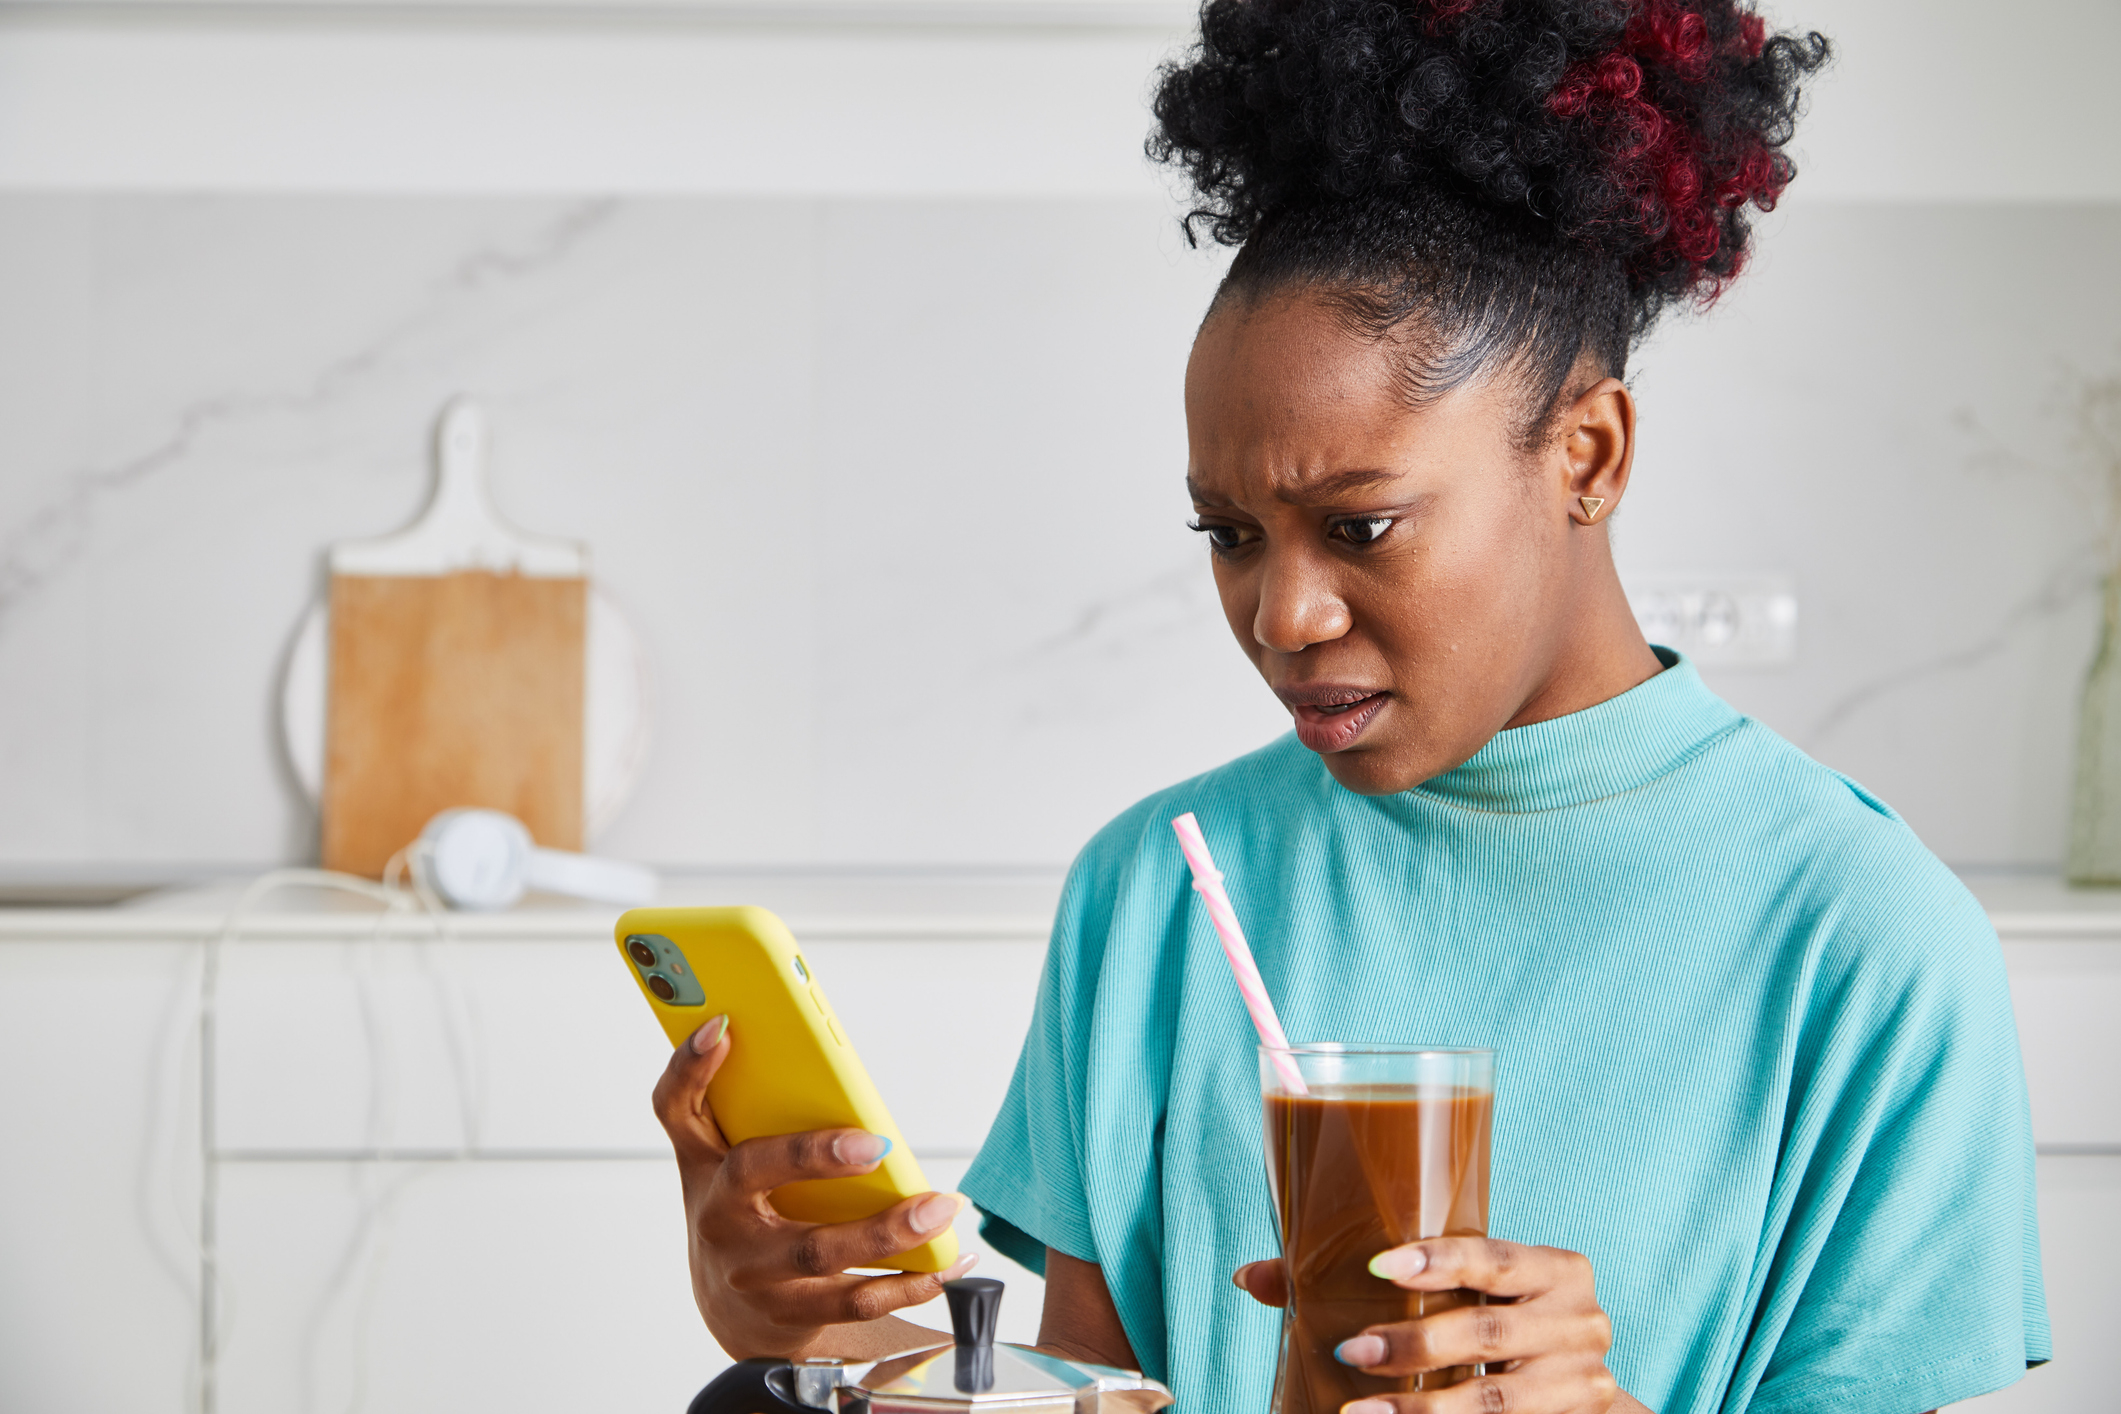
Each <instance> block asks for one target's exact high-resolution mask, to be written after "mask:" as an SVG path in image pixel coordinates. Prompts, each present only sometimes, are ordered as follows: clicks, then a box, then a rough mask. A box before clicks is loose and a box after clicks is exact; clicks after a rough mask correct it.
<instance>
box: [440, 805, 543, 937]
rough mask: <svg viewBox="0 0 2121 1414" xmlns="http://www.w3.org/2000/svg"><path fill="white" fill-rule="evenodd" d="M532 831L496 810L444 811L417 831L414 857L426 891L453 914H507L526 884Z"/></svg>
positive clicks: (511, 816) (525, 887)
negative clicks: (438, 897)
mask: <svg viewBox="0 0 2121 1414" xmlns="http://www.w3.org/2000/svg"><path fill="white" fill-rule="evenodd" d="M530 854H531V844H530V831H528V830H526V829H525V828H523V823H522V822H521V821H520V820H518V819H516V818H515V817H514V816H513V815H506V814H503V813H502V812H501V811H498V810H445V811H443V812H442V813H441V814H439V815H437V816H435V817H434V819H432V820H430V821H428V822H427V828H426V829H424V830H422V831H420V848H419V849H418V850H417V851H416V852H415V855H414V868H416V869H419V870H420V872H421V875H422V877H423V878H425V879H426V881H427V885H428V887H429V888H432V889H433V890H434V891H435V892H436V893H437V894H439V895H441V898H442V901H443V902H444V903H446V904H448V905H449V906H450V907H451V908H461V909H465V910H468V911H472V912H489V911H491V910H493V909H497V908H507V907H509V906H510V905H512V904H514V903H515V902H516V901H517V900H518V899H520V898H522V897H523V892H524V890H525V889H527V888H528V887H529V884H530Z"/></svg>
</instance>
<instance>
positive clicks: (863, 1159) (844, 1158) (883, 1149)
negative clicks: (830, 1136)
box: [832, 1134, 891, 1164]
mask: <svg viewBox="0 0 2121 1414" xmlns="http://www.w3.org/2000/svg"><path fill="white" fill-rule="evenodd" d="M890 1152H891V1141H890V1140H889V1139H887V1138H885V1137H884V1136H883V1135H881V1134H842V1135H841V1136H840V1137H839V1138H837V1139H835V1140H833V1141H832V1157H833V1158H835V1159H838V1160H839V1161H840V1162H841V1163H843V1164H873V1163H875V1162H877V1161H878V1160H879V1159H881V1158H883V1157H884V1155H886V1154H888V1153H890Z"/></svg>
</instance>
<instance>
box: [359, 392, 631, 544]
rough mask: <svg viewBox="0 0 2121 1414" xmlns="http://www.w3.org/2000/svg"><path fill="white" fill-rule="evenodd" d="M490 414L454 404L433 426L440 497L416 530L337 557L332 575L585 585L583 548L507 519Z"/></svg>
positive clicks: (467, 402) (461, 401)
mask: <svg viewBox="0 0 2121 1414" xmlns="http://www.w3.org/2000/svg"><path fill="white" fill-rule="evenodd" d="M488 444H489V437H488V435H487V424H486V413H485V411H484V410H483V409H482V408H480V407H479V405H478V404H477V403H475V402H473V401H472V400H471V399H469V398H466V397H462V396H459V397H456V398H452V399H451V400H450V401H449V404H448V406H446V407H444V408H443V409H442V415H441V417H440V418H439V419H438V420H437V421H436V423H435V437H434V461H435V480H434V493H433V494H432V495H431V496H429V497H428V500H427V507H426V509H425V510H423V511H421V512H420V516H419V518H418V519H417V520H415V521H414V522H413V523H412V524H411V525H409V526H407V527H406V528H405V529H403V530H401V531H399V532H398V533H397V534H395V535H386V536H384V537H382V538H381V539H378V540H351V541H347V542H344V543H342V544H339V545H334V546H333V547H332V549H331V572H332V573H333V574H347V575H444V574H455V573H457V572H458V571H460V570H474V569H479V570H490V571H492V572H494V573H496V574H522V575H530V576H532V577H534V578H540V579H579V578H583V577H585V576H587V575H588V573H589V551H588V548H587V547H586V546H584V545H583V544H581V543H580V542H579V541H574V540H557V539H551V538H549V537H546V536H541V535H526V534H524V533H523V532H522V531H520V530H517V529H516V528H515V527H514V526H512V525H510V524H508V522H507V521H505V520H503V519H501V515H500V512H499V511H498V510H496V509H495V508H494V504H493V493H492V492H491V490H489V489H488V483H487V478H486V462H487V447H488Z"/></svg>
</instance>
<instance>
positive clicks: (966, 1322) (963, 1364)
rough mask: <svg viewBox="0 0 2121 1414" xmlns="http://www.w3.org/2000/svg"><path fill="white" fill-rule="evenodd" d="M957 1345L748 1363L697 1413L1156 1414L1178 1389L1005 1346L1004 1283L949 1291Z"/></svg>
mask: <svg viewBox="0 0 2121 1414" xmlns="http://www.w3.org/2000/svg"><path fill="white" fill-rule="evenodd" d="M943 1294H944V1296H945V1298H946V1299H947V1300H948V1301H949V1303H950V1325H951V1329H952V1331H953V1332H954V1333H955V1335H956V1343H955V1344H953V1345H944V1346H938V1347H936V1348H934V1349H931V1350H916V1351H911V1352H909V1353H907V1354H904V1355H894V1356H892V1357H891V1358H890V1359H888V1360H880V1361H878V1362H877V1363H876V1364H874V1365H872V1366H870V1367H868V1369H867V1370H862V1369H861V1368H860V1367H858V1366H849V1365H845V1364H842V1363H841V1362H839V1361H837V1360H805V1361H800V1362H793V1363H791V1362H789V1361H783V1360H746V1361H743V1362H741V1363H739V1364H737V1365H735V1366H732V1367H731V1368H730V1369H729V1370H727V1371H725V1372H724V1373H723V1375H722V1376H721V1377H720V1378H719V1379H717V1380H716V1381H715V1382H714V1383H713V1384H711V1385H709V1386H707V1388H705V1389H703V1390H701V1391H700V1393H699V1397H698V1398H696V1399H694V1400H693V1402H692V1407H691V1409H690V1410H689V1411H688V1414H805V1411H809V1410H817V1409H826V1410H837V1411H839V1414H935V1411H944V1410H964V1411H980V1414H986V1411H995V1414H1123V1412H1124V1414H1154V1411H1156V1410H1159V1409H1162V1408H1164V1407H1165V1406H1167V1405H1169V1404H1170V1403H1171V1391H1169V1390H1167V1389H1165V1388H1164V1387H1163V1386H1162V1385H1160V1384H1158V1383H1157V1382H1156V1381H1155V1380H1152V1379H1149V1378H1147V1377H1146V1376H1144V1375H1141V1374H1139V1373H1138V1372H1136V1371H1133V1370H1120V1369H1115V1368H1113V1367H1112V1366H1109V1365H1093V1364H1090V1363H1088V1362H1086V1361H1079V1360H1065V1359H1062V1358H1061V1357H1060V1356H1057V1355H1048V1354H1046V1353H1045V1352H1044V1351H1040V1350H1033V1349H1032V1348H1030V1347H1029V1346H1024V1345H997V1344H996V1343H995V1340H994V1330H995V1324H996V1321H997V1318H998V1317H999V1316H1000V1314H1001V1304H1002V1284H1001V1283H1000V1282H998V1281H995V1280H993V1279H991V1278H986V1277H967V1278H965V1279H963V1280H961V1281H953V1282H950V1283H948V1284H947V1285H945V1286H944V1288H943Z"/></svg>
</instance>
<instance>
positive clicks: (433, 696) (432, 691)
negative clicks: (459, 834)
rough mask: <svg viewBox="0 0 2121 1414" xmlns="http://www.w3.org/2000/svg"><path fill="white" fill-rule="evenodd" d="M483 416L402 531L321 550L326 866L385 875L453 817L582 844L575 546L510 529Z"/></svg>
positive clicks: (444, 444)
mask: <svg viewBox="0 0 2121 1414" xmlns="http://www.w3.org/2000/svg"><path fill="white" fill-rule="evenodd" d="M485 451H486V429H485V421H484V418H483V417H482V416H481V414H480V413H479V411H478V409H477V408H476V407H474V406H472V405H471V404H469V403H466V402H463V401H461V400H460V401H458V402H456V403H453V404H451V405H450V407H449V408H448V409H447V410H446V411H445V412H444V413H443V416H442V421H441V425H440V428H439V429H438V432H437V435H436V476H435V492H434V497H433V499H432V500H431V501H430V502H429V503H428V506H427V509H426V511H424V512H423V513H422V514H421V517H420V519H419V520H418V521H416V522H415V523H414V524H413V525H412V526H410V527H409V528H408V529H406V530H404V531H402V532H400V533H399V534H397V535H393V536H388V537H385V538H384V539H381V540H367V541H354V542H349V543H346V544H342V545H337V546H334V547H333V549H332V551H331V556H330V565H331V588H330V605H331V613H330V622H331V643H330V652H329V660H330V675H329V685H328V688H327V702H326V709H325V750H324V790H323V802H322V804H323V856H324V867H325V868H327V869H340V870H345V871H346V872H348V873H353V874H364V875H367V876H369V877H370V878H376V877H380V876H381V875H382V872H383V869H384V866H385V865H386V864H387V863H388V862H389V860H390V857H391V856H392V855H393V854H395V853H396V852H397V851H398V850H400V849H401V848H403V847H404V846H405V845H407V844H409V843H411V842H412V840H413V839H414V838H416V837H417V836H418V835H419V833H420V829H421V827H422V826H424V825H425V824H426V823H427V822H428V820H430V819H432V818H433V817H434V815H435V814H436V813H437V812H439V811H442V810H447V809H450V808H452V807H454V806H466V805H475V806H485V807H488V808H490V809H495V810H505V811H507V812H508V813H509V814H511V815H513V816H515V817H516V818H517V819H519V820H521V821H522V822H523V823H524V824H525V825H527V826H528V827H529V828H530V833H531V836H532V838H534V839H535V840H536V841H537V842H538V843H539V844H541V845H546V846H549V847H552V848H557V849H579V848H581V845H582V704H583V698H584V691H583V688H584V684H583V663H584V653H583V646H584V640H585V627H586V620H587V610H588V589H589V580H588V567H589V556H588V552H587V550H586V549H585V548H584V547H583V546H582V545H580V544H578V543H576V542H573V541H566V540H550V539H543V538H539V537H533V536H528V535H525V534H523V533H522V532H520V531H517V530H515V529H513V528H512V527H510V526H508V525H507V524H505V523H504V522H503V521H502V520H501V518H500V517H499V515H498V514H497V513H496V512H495V510H494V508H493V503H492V499H491V497H490V496H489V495H488V492H487V488H486V471H485V460H486V458H485Z"/></svg>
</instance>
